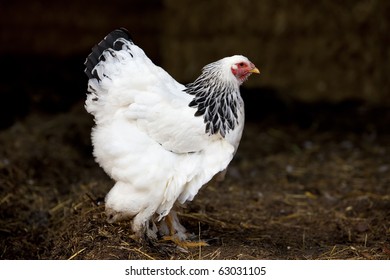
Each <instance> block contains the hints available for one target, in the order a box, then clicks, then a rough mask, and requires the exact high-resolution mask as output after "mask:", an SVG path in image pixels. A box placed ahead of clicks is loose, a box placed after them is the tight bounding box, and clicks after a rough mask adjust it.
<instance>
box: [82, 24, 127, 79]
mask: <svg viewBox="0 0 390 280" xmlns="http://www.w3.org/2000/svg"><path fill="white" fill-rule="evenodd" d="M118 39H122V40H118ZM123 39H124V40H126V41H130V42H132V39H131V37H130V34H129V31H127V29H125V28H123V27H122V28H119V29H116V30H114V31H112V32H111V33H110V34H108V35H107V36H106V37H105V38H104V39H103V40H102V41H101V42H100V43H99V44H97V45H95V46H94V47H93V48H92V52H91V53H90V54H89V55H88V57H87V59H86V60H85V63H84V65H85V70H84V72H85V74H86V75H87V76H88V78H89V79H98V80H101V77H99V75H98V73H97V71H96V70H95V66H96V65H97V64H98V63H99V62H100V61H102V60H103V61H104V59H105V58H104V56H102V54H103V52H104V51H105V50H108V49H113V50H115V51H119V50H121V49H122V47H123V44H124V42H123Z"/></svg>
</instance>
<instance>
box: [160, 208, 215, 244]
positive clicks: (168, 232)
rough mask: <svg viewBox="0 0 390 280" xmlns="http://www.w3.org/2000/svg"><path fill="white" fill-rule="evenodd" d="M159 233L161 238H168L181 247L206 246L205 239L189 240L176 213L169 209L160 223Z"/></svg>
mask: <svg viewBox="0 0 390 280" xmlns="http://www.w3.org/2000/svg"><path fill="white" fill-rule="evenodd" d="M160 233H162V234H163V235H164V236H163V240H169V241H172V242H173V243H175V244H176V245H177V246H179V247H181V248H185V249H187V248H194V247H200V246H208V244H207V243H206V242H205V241H202V240H199V241H189V240H188V233H187V232H186V229H185V228H184V227H183V226H182V224H180V222H179V218H178V217H177V213H176V211H174V210H171V211H170V212H169V214H168V215H167V216H165V218H164V220H163V221H161V224H160Z"/></svg>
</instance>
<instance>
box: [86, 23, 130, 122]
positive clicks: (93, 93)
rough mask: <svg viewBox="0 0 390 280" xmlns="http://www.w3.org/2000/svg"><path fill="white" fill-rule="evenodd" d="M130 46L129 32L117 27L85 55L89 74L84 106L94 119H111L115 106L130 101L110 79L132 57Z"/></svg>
mask: <svg viewBox="0 0 390 280" xmlns="http://www.w3.org/2000/svg"><path fill="white" fill-rule="evenodd" d="M132 47H135V45H134V43H133V41H132V40H131V38H130V35H129V32H128V31H127V30H126V29H124V28H120V29H117V30H114V31H112V32H111V33H110V34H108V35H107V36H106V37H105V38H104V39H103V40H102V41H101V42H100V43H99V44H97V45H95V46H94V47H93V48H92V52H91V53H90V54H89V55H88V57H87V59H86V61H85V63H84V64H85V67H86V68H85V71H84V72H85V74H86V75H87V76H88V78H89V81H88V94H87V100H86V102H85V108H86V110H87V111H88V112H89V113H90V114H92V115H94V117H95V121H102V120H103V119H110V118H111V115H112V114H114V113H115V110H116V109H117V108H119V107H120V106H121V105H123V104H128V103H129V102H128V101H127V100H126V98H127V96H126V95H123V94H121V92H120V91H118V90H115V89H113V80H114V79H118V77H119V78H120V74H121V73H122V72H123V68H124V67H123V64H122V62H123V61H124V60H127V59H128V58H133V53H132V51H131V48H132ZM112 91H114V93H112ZM108 93H110V94H108ZM115 95H120V96H119V98H118V97H117V96H115Z"/></svg>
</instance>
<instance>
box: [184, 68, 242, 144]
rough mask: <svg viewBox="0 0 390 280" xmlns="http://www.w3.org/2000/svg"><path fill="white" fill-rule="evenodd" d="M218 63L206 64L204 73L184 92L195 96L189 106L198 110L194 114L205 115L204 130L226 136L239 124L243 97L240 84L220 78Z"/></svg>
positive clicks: (197, 115)
mask: <svg viewBox="0 0 390 280" xmlns="http://www.w3.org/2000/svg"><path fill="white" fill-rule="evenodd" d="M217 64H218V62H215V63H212V64H209V65H207V66H205V67H204V68H203V72H202V74H201V75H200V76H199V77H198V78H197V79H196V80H195V81H194V82H193V83H190V84H188V85H187V86H186V89H185V90H184V91H185V92H186V93H188V94H191V95H193V96H194V98H193V100H192V101H191V102H190V103H189V104H188V106H189V107H192V108H196V109H197V110H196V112H195V114H194V116H196V117H199V116H203V119H204V123H205V132H206V133H208V134H210V135H213V134H217V133H219V134H220V135H221V136H222V137H225V136H226V134H227V133H229V132H230V131H231V130H233V129H234V128H235V127H236V126H237V124H238V110H241V109H240V108H241V106H242V99H241V96H240V92H239V88H238V86H236V85H234V84H229V83H227V82H226V81H222V80H221V73H220V72H219V69H221V65H217Z"/></svg>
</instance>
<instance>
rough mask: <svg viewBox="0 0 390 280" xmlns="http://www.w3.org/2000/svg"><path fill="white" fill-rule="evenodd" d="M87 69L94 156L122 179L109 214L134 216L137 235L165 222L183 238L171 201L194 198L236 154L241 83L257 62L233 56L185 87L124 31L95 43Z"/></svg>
mask: <svg viewBox="0 0 390 280" xmlns="http://www.w3.org/2000/svg"><path fill="white" fill-rule="evenodd" d="M243 64H245V66H246V68H245V67H240V65H241V66H242V65H243ZM244 68H245V69H247V71H246V72H245V73H244V72H243V71H244V70H243V69H244ZM85 72H86V74H87V75H88V77H89V82H88V91H89V94H88V95H87V100H86V103H85V107H86V110H87V111H88V112H89V113H91V114H92V115H93V116H94V119H95V123H96V126H95V127H94V128H93V131H92V143H93V147H94V156H95V158H96V161H97V162H98V163H99V165H100V166H101V167H102V168H103V169H104V170H105V172H106V173H107V174H108V175H110V176H111V177H112V178H113V179H114V180H115V181H116V184H115V185H114V187H113V188H112V189H111V190H110V192H109V193H108V194H107V196H106V213H107V216H108V220H109V221H110V222H115V221H117V220H121V219H125V218H129V219H133V220H132V230H133V231H134V232H135V233H137V234H138V235H141V234H142V233H143V232H145V230H148V231H151V232H152V235H153V234H154V233H156V226H155V223H157V222H160V223H159V224H160V226H159V229H160V234H162V235H174V234H175V235H177V237H178V238H179V239H185V238H186V235H185V233H184V232H185V229H184V228H183V227H182V226H181V225H180V223H179V222H178V219H177V216H176V214H175V213H174V212H173V210H172V207H173V206H174V205H175V204H177V203H179V204H183V203H185V202H186V201H191V200H192V199H193V198H194V197H195V195H196V194H197V193H198V191H199V189H200V188H201V187H202V186H203V185H204V184H206V183H207V182H208V181H210V180H211V179H212V178H213V176H214V175H215V174H217V173H218V172H220V171H223V170H224V169H225V168H226V167H227V166H228V164H229V162H230V161H231V160H232V158H233V155H234V154H235V151H236V150H237V147H238V144H239V142H240V139H241V134H242V130H243V127H244V107H243V101H242V99H241V96H240V93H239V86H240V84H241V83H242V82H243V81H244V80H245V79H246V78H247V77H248V76H249V75H250V74H251V73H258V70H257V68H255V67H254V65H253V64H252V63H251V62H249V60H248V59H247V58H245V57H243V56H232V57H228V58H224V59H222V60H219V61H217V62H214V63H212V64H209V65H208V66H206V67H205V68H204V69H203V73H202V75H201V76H200V77H199V78H198V79H197V80H196V81H195V82H194V83H192V84H189V85H187V86H184V85H182V84H179V83H178V82H176V81H175V80H174V79H173V78H172V77H171V76H170V75H169V74H168V73H167V72H165V71H164V70H163V69H162V68H160V67H158V66H156V65H154V64H153V62H152V61H151V60H150V59H149V58H148V57H147V56H146V55H145V53H144V52H143V50H142V49H140V48H139V47H138V46H136V45H134V43H133V42H132V41H131V39H130V37H129V35H128V33H127V31H126V30H124V29H118V30H115V31H113V32H111V33H110V34H109V35H107V37H106V38H105V39H104V40H103V41H102V42H100V43H99V44H98V45H97V46H95V47H94V48H93V49H92V53H91V54H90V55H89V56H88V58H87V61H86V71H85ZM170 212H171V215H170V218H171V219H170V222H169V223H167V221H166V219H163V218H164V217H165V216H167V215H168V214H169V213H170ZM149 235H150V234H149Z"/></svg>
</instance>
